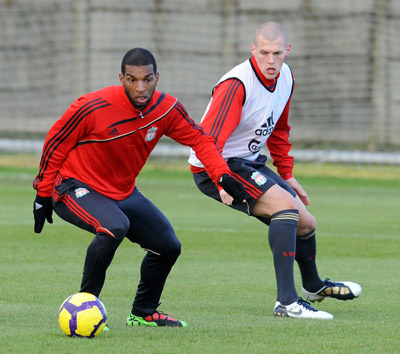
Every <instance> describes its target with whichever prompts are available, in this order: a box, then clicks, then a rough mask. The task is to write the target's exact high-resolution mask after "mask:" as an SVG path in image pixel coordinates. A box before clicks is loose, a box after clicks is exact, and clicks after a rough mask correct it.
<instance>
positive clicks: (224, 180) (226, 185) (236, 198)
mask: <svg viewBox="0 0 400 354" xmlns="http://www.w3.org/2000/svg"><path fill="white" fill-rule="evenodd" d="M219 184H220V185H221V187H222V188H223V189H224V190H225V192H227V193H228V194H229V195H230V196H231V197H232V198H233V202H232V204H238V203H241V202H243V200H244V199H245V195H246V190H245V189H244V187H243V184H241V183H240V182H239V181H237V180H236V179H234V178H233V177H231V176H229V175H228V174H226V173H224V174H223V175H222V176H221V178H220V180H219Z"/></svg>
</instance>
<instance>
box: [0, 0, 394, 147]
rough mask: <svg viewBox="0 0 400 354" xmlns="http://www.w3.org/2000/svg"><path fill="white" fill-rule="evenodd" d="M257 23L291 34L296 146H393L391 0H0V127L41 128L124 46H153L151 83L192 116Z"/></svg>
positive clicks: (6, 131)
mask: <svg viewBox="0 0 400 354" xmlns="http://www.w3.org/2000/svg"><path fill="white" fill-rule="evenodd" d="M267 20H276V21H279V22H282V23H283V24H284V25H285V26H286V28H287V31H288V37H289V41H290V42H291V43H292V53H291V55H290V56H289V57H288V59H287V62H288V64H289V65H290V66H291V67H292V70H293V72H294V74H295V76H296V90H295V93H294V96H293V102H292V110H291V121H292V127H293V129H292V141H293V142H294V143H295V144H299V145H307V146H310V145H316V146H328V145H332V146H335V145H338V146H340V145H342V144H348V145H351V146H353V147H357V148H361V149H370V150H374V149H375V150H376V149H378V150H379V149H384V148H388V147H390V146H397V147H398V146H399V145H400V139H399V138H398V137H399V134H400V119H399V114H400V85H399V84H398V82H399V81H400V80H399V79H400V2H399V1H396V0H353V1H347V0H335V1H331V0H318V1H317V0H280V1H275V0H196V1H195V2H194V1H192V0H177V1H172V0H171V1H167V0H148V1H145V2H144V1H136V0H117V1H113V2H111V1H108V0H90V1H89V0H64V1H61V0H39V1H32V2H30V1H27V0H25V1H22V0H2V1H1V0H0V47H1V48H2V50H1V51H0V60H1V74H0V75H1V76H0V107H1V108H0V123H1V128H0V135H10V136H11V135H13V134H15V132H18V131H28V132H29V131H30V132H42V131H46V130H47V129H48V126H49V125H50V124H51V122H52V121H54V120H55V119H57V118H58V117H59V116H60V115H61V114H62V113H63V112H64V110H65V109H66V108H67V106H68V105H69V104H70V103H71V102H72V100H73V99H75V98H76V97H77V96H79V95H80V94H81V93H84V92H87V91H91V90H95V89H98V88H100V87H103V86H107V85H110V84H119V82H118V73H119V72H120V62H121V59H122V56H123V55H124V53H125V52H126V51H127V50H128V49H130V48H133V47H145V48H148V49H149V50H151V51H152V52H153V53H154V54H155V56H156V59H157V62H158V65H159V71H160V84H159V89H161V90H164V91H167V92H169V93H171V94H173V95H176V96H177V97H178V98H179V99H180V101H181V102H182V103H183V104H184V105H185V107H186V108H187V110H188V111H189V113H190V114H191V115H192V117H193V118H194V119H195V120H197V121H199V120H200V118H201V116H202V113H203V111H204V108H205V107H206V105H207V102H208V100H209V94H210V92H211V88H212V86H213V85H214V84H215V82H216V81H217V80H218V79H219V77H220V76H221V75H222V74H224V73H225V72H226V71H227V70H229V69H230V68H231V67H232V66H233V65H236V64H238V63H240V62H241V61H243V60H245V59H247V58H248V57H249V56H250V51H249V45H250V43H251V42H252V41H253V38H254V31H255V29H256V27H257V26H258V25H259V24H261V23H262V22H264V21H267ZM10 127H12V128H10Z"/></svg>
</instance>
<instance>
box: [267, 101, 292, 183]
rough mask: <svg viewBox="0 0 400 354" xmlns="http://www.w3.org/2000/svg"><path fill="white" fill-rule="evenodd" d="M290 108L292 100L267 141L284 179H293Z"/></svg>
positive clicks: (275, 163) (274, 162) (274, 161)
mask: <svg viewBox="0 0 400 354" xmlns="http://www.w3.org/2000/svg"><path fill="white" fill-rule="evenodd" d="M289 108H290V99H289V101H288V102H287V104H286V106H285V109H284V110H283V112H282V114H281V116H280V118H279V120H278V122H277V124H276V125H275V129H274V131H273V132H272V134H271V135H270V136H269V138H268V140H267V147H268V150H269V152H270V154H271V157H272V160H273V164H274V166H275V167H276V168H277V170H278V173H279V175H280V176H281V177H282V178H283V179H285V180H286V179H289V178H291V177H293V157H292V156H290V155H289V151H290V149H291V147H292V144H291V143H290V141H289V133H290V125H289Z"/></svg>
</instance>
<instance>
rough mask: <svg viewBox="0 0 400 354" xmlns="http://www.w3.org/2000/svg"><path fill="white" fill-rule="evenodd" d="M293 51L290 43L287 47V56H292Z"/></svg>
mask: <svg viewBox="0 0 400 354" xmlns="http://www.w3.org/2000/svg"><path fill="white" fill-rule="evenodd" d="M291 50H292V45H291V44H290V43H288V44H287V46H286V56H288V55H289V54H290V51H291Z"/></svg>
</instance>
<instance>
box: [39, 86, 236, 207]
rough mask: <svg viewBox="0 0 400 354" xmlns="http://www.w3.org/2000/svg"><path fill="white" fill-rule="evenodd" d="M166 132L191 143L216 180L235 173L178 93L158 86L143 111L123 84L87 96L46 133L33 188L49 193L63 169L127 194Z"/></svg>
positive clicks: (112, 193)
mask: <svg viewBox="0 0 400 354" xmlns="http://www.w3.org/2000/svg"><path fill="white" fill-rule="evenodd" d="M164 134H165V135H166V136H168V137H170V138H172V139H174V140H175V141H177V142H178V143H180V144H182V145H185V146H189V147H192V148H193V149H194V150H195V151H196V154H197V156H198V158H199V159H200V160H201V161H202V163H203V164H204V166H205V167H206V170H207V173H208V174H209V176H210V177H211V178H212V180H213V181H214V183H215V184H216V185H217V184H218V181H219V178H220V177H221V175H222V174H224V173H227V174H229V175H232V173H231V171H230V169H229V167H228V165H227V164H226V162H225V160H224V159H223V158H222V157H221V155H220V154H219V152H218V148H217V147H216V144H215V141H214V139H213V138H212V137H211V136H210V135H208V134H205V133H204V132H203V129H202V128H201V127H200V126H199V125H197V124H196V123H195V122H194V121H193V120H192V119H191V118H190V117H189V116H188V114H187V112H186V110H185V108H184V107H183V105H182V104H181V103H180V102H178V100H177V99H176V98H175V97H172V96H171V95H169V94H166V93H162V92H160V91H157V90H156V91H155V92H154V95H153V97H152V98H151V100H150V102H149V103H148V104H147V106H146V108H145V109H144V110H143V111H139V110H138V109H135V108H134V107H133V105H132V103H131V102H130V101H129V99H128V97H127V95H126V94H125V91H124V88H123V86H122V85H121V86H110V87H106V88H104V89H101V90H99V91H95V92H92V93H88V94H85V95H83V96H82V97H80V98H79V99H78V100H76V101H75V102H74V103H73V104H72V105H71V106H70V107H69V108H68V109H67V111H66V112H65V113H64V115H63V116H62V117H61V118H60V119H59V120H58V121H56V122H55V124H54V125H53V127H52V128H51V129H50V131H49V133H48V134H47V137H46V140H45V143H44V146H43V154H42V158H41V161H40V170H39V173H38V175H37V176H36V179H35V180H34V182H33V187H34V188H35V189H36V190H37V194H38V195H39V196H42V197H49V196H51V194H52V189H53V186H54V181H55V179H56V177H57V175H58V174H60V175H61V177H63V178H76V179H78V180H80V181H82V182H84V183H86V184H87V185H89V186H90V187H92V188H93V189H94V190H96V191H97V192H99V193H101V194H103V195H105V196H107V197H109V198H112V199H115V200H122V199H125V198H126V197H128V196H129V194H130V193H132V191H133V189H134V187H135V180H136V176H137V175H138V174H139V172H140V170H141V169H142V168H143V165H144V164H145V162H146V160H147V158H148V157H149V155H150V153H151V151H152V150H153V148H154V147H155V145H156V144H157V142H158V141H159V139H160V138H161V137H162V136H163V135H164Z"/></svg>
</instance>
